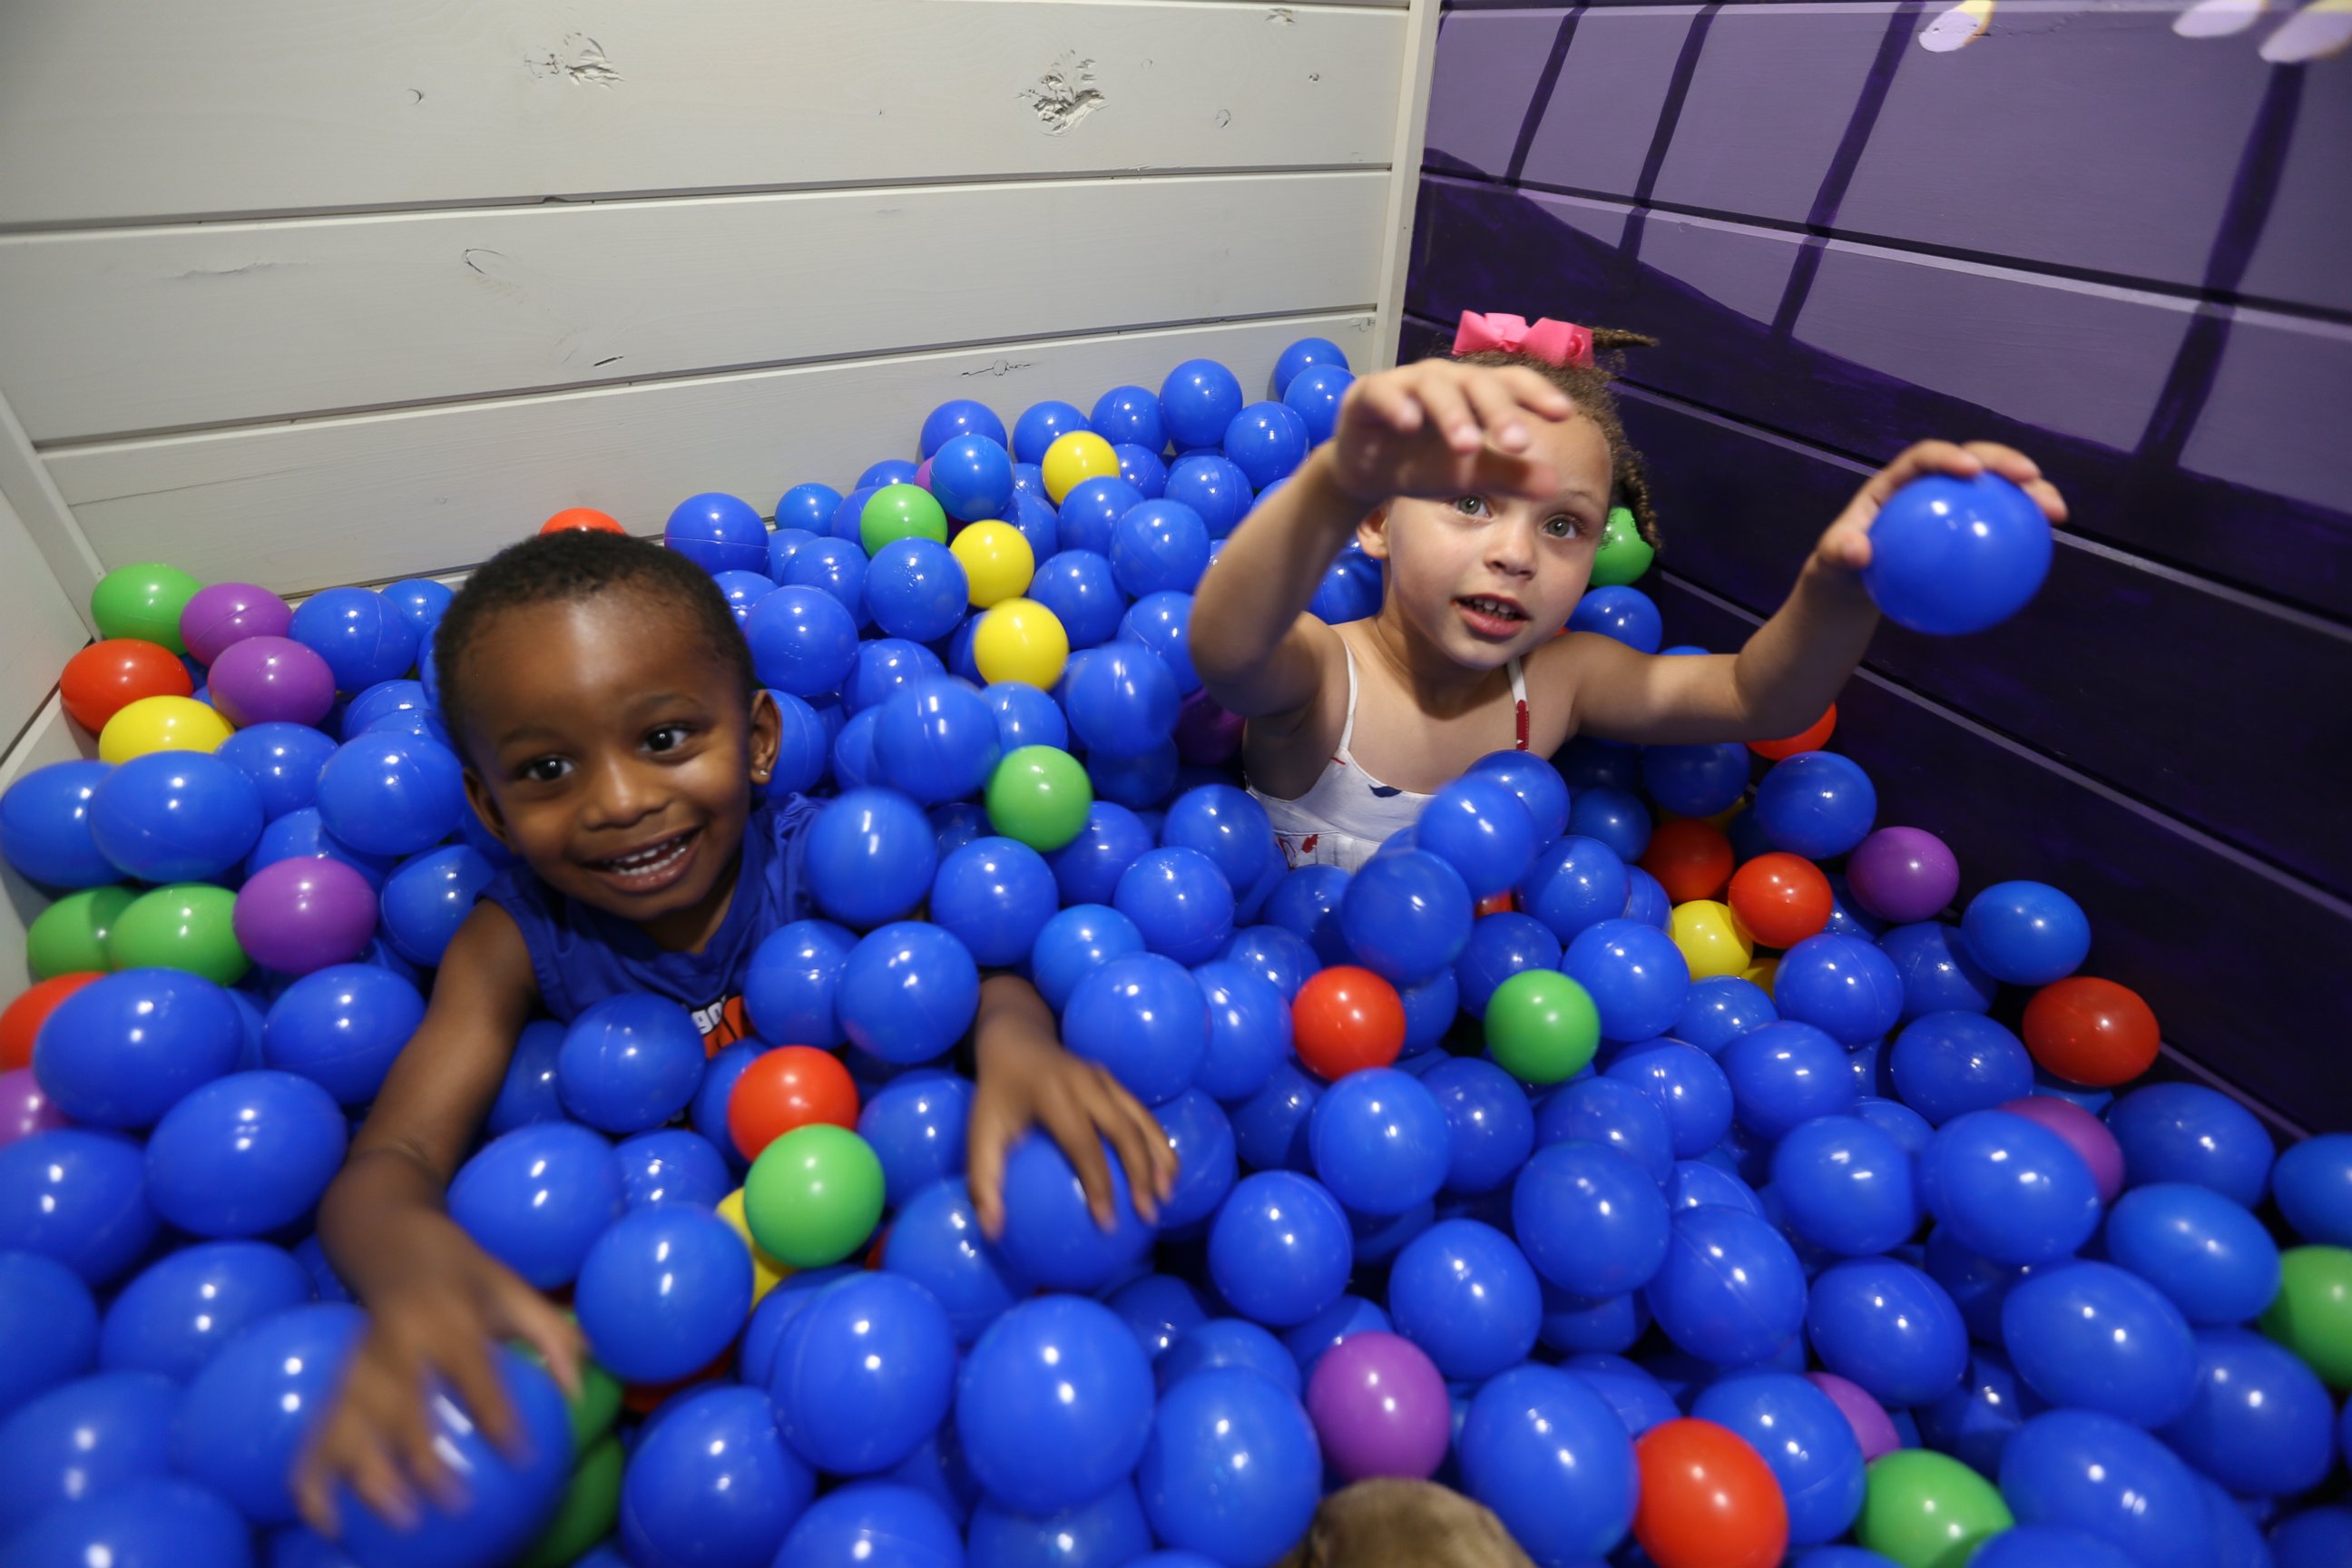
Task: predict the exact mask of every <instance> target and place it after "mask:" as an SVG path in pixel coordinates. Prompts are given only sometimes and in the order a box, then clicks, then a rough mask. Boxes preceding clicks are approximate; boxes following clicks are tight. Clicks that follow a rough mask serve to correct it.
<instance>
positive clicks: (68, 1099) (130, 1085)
mask: <svg viewBox="0 0 2352 1568" xmlns="http://www.w3.org/2000/svg"><path fill="white" fill-rule="evenodd" d="M244 1050H245V1020H244V1016H243V1015H242V1014H241V1013H239V1012H238V1011H237V1007H236V1003H234V1002H232V1001H230V1000H229V994H228V993H227V992H226V991H225V990H223V989H222V988H221V987H220V986H218V985H215V984H213V983H212V982H211V981H209V980H207V979H205V977H204V976H203V975H201V974H191V973H186V972H185V971H183V970H177V969H124V970H119V971H117V972H116V973H112V974H109V975H106V976H103V977H102V978H100V979H98V980H93V981H91V982H90V983H89V984H87V985H84V986H83V987H81V989H79V991H76V992H74V993H73V994H70V995H68V997H67V998H66V999H65V1000H64V1001H62V1002H60V1003H58V1005H57V1007H56V1008H55V1010H54V1011H52V1012H51V1013H50V1014H49V1016H48V1017H47V1020H45V1021H44V1022H43V1024H42V1026H41V1029H40V1032H39V1034H38V1035H37V1036H36V1037H35V1042H34V1047H33V1072H34V1075H35V1077H36V1078H37V1079H38V1080H39V1082H40V1086H41V1090H42V1092H43V1093H44V1094H46V1095H47V1097H48V1100H49V1103H50V1104H52V1105H54V1106H56V1107H57V1109H58V1110H61V1111H63V1112H64V1113H65V1114H66V1115H67V1116H68V1117H69V1118H71V1119H72V1120H73V1121H77V1122H80V1123H83V1124H85V1125H88V1126H92V1127H117V1128H131V1129H144V1128H148V1127H152V1126H153V1125H154V1124H155V1122H156V1121H158V1120H160V1119H161V1118H162V1117H163V1114H164V1112H166V1111H168V1110H171V1109H172V1107H173V1105H175V1104H177V1103H178V1102H179V1101H180V1100H181V1099H182V1098H183V1097H184V1096H185V1095H188V1094H190V1093H192V1092H194V1090H195V1089H198V1088H199V1087H201V1086H202V1085H204V1084H206V1083H210V1082H211V1081H212V1080H213V1079H217V1078H219V1077H220V1076H221V1075H223V1074H224V1073H228V1072H233V1071H235V1070H236V1065H237V1061H238V1058H240V1057H241V1056H242V1055H243V1054H244Z"/></svg>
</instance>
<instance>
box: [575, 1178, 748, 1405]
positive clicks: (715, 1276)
mask: <svg viewBox="0 0 2352 1568" xmlns="http://www.w3.org/2000/svg"><path fill="white" fill-rule="evenodd" d="M572 1306H573V1310H575V1311H577V1312H578V1314H579V1317H580V1327H581V1329H582V1331H583V1332H585V1333H586V1334H587V1336H588V1343H589V1347H590V1349H591V1350H592V1351H593V1352H594V1354H595V1357H596V1360H597V1361H598V1362H599V1363H602V1364H603V1365H604V1367H605V1368H606V1369H607V1370H608V1371H610V1372H611V1373H613V1375H614V1376H615V1377H618V1378H620V1379H621V1380H623V1381H624V1382H626V1383H673V1382H676V1381H677V1379H679V1378H682V1377H685V1376H687V1375H688V1373H695V1372H699V1371H700V1370H701V1369H702V1368H703V1367H705V1366H707V1365H708V1364H709V1363H710V1361H711V1360H712V1358H714V1357H716V1356H717V1355H718V1354H719V1352H720V1351H722V1350H724V1349H726V1348H727V1346H728V1344H729V1343H730V1342H731V1341H732V1340H733V1339H734V1337H735V1334H736V1331H738V1330H739V1329H740V1328H741V1327H742V1326H743V1319H744V1317H745V1316H746V1315H747V1314H748V1313H749V1312H750V1311H751V1252H750V1249H748V1248H747V1247H744V1245H743V1240H742V1237H740V1236H738V1235H737V1234H736V1233H735V1230H734V1228H733V1227H732V1226H730V1225H729V1224H728V1223H727V1222H726V1221H725V1220H724V1219H721V1218H720V1217H719V1215H717V1214H715V1213H713V1212H711V1211H710V1210H709V1209H704V1208H697V1207H694V1206H692V1205H685V1204H655V1205H651V1206H649V1207H646V1208H639V1209H629V1210H626V1211H625V1212H624V1213H623V1214H622V1215H621V1217H620V1218H618V1219H616V1220H614V1222H613V1223H612V1224H611V1225H609V1226H606V1227H605V1229H604V1234H603V1235H602V1236H600V1237H597V1238H596V1240H595V1243H594V1245H593V1246H591V1247H589V1249H588V1255H587V1257H586V1258H584V1259H583V1261H582V1263H581V1265H580V1278H579V1283H578V1284H577V1285H576V1286H575V1287H574V1288H573V1290H572Z"/></svg>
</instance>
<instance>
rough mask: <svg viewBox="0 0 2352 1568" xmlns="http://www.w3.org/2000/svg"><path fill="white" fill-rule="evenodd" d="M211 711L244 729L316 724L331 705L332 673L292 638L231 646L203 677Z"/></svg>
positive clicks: (245, 641)
mask: <svg viewBox="0 0 2352 1568" xmlns="http://www.w3.org/2000/svg"><path fill="white" fill-rule="evenodd" d="M205 685H206V687H207V688H208V689H209V690H210V691H211V693H212V703H213V706H214V707H215V708H217V709H219V710H220V713H221V717H222V718H224V719H226V720H227V721H229V722H230V723H232V724H234V725H236V727H237V728H238V729H240V730H242V729H244V728H246V727H247V725H249V724H267V723H273V722H279V721H283V722H287V723H293V724H316V723H317V722H318V721H320V720H321V719H323V718H325V717H326V716H327V710H328V709H330V708H332V707H333V706H334V705H335V672H334V671H333V670H331V669H330V668H327V661H326V660H325V659H323V658H320V657H319V655H318V654H317V653H316V652H315V651H313V650H312V649H310V648H309V647H304V646H303V645H302V644H300V643H299V642H296V641H295V640H294V639H293V638H291V637H245V638H242V639H240V640H238V641H236V642H233V643H231V644H230V645H229V646H228V647H225V648H223V649H222V650H221V656H220V658H216V659H215V660H213V666H212V668H211V670H210V671H209V672H208V673H207V675H206V677H205Z"/></svg>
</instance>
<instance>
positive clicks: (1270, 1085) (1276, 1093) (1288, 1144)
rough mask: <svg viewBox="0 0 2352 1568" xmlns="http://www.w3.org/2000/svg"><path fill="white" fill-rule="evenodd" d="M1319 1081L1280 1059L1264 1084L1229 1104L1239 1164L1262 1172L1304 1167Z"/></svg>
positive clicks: (1310, 1164) (1309, 1159) (1310, 1161)
mask: <svg viewBox="0 0 2352 1568" xmlns="http://www.w3.org/2000/svg"><path fill="white" fill-rule="evenodd" d="M1322 1098H1323V1085H1322V1083H1321V1082H1320V1081H1318V1079H1314V1078H1312V1077H1310V1076H1308V1075H1307V1073H1306V1072H1305V1071H1304V1070H1302V1069H1301V1068H1299V1067H1298V1065H1297V1063H1296V1062H1294V1061H1291V1060H1289V1059H1288V1058H1285V1059H1284V1060H1283V1061H1281V1062H1279V1063H1277V1064H1276V1067H1275V1069H1274V1071H1273V1072H1272V1073H1271V1074H1270V1075H1269V1076H1268V1077H1267V1079H1266V1081H1265V1087H1264V1088H1262V1089H1259V1090H1258V1091H1257V1092H1256V1093H1255V1094H1254V1095H1251V1096H1250V1097H1249V1098H1248V1099H1247V1100H1242V1101H1240V1102H1239V1103H1237V1104H1235V1105H1234V1107H1233V1122H1234V1147H1235V1148H1236V1149H1237V1150H1238V1151H1239V1152H1240V1154H1241V1159H1242V1163H1243V1164H1244V1165H1248V1166H1251V1167H1253V1168H1255V1169H1257V1170H1261V1171H1274V1170H1289V1171H1300V1172H1304V1171H1309V1170H1312V1169H1313V1168H1314V1163H1315V1162H1314V1157H1313V1155H1312V1154H1311V1153H1310V1152H1308V1148H1307V1121H1308V1119H1309V1118H1310V1117H1312V1116H1313V1115H1314V1112H1315V1105H1316V1102H1317V1101H1318V1100H1321V1099H1322Z"/></svg>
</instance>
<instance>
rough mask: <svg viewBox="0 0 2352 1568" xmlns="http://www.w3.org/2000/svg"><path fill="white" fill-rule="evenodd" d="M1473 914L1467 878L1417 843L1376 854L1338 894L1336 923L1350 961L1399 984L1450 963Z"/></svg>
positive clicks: (1416, 980)
mask: <svg viewBox="0 0 2352 1568" xmlns="http://www.w3.org/2000/svg"><path fill="white" fill-rule="evenodd" d="M1472 919H1473V910H1472V900H1471V896H1470V889H1469V887H1468V885H1467V884H1465V882H1464V881H1463V879H1462V878H1461V875H1460V874H1459V873H1458V872H1456V871H1455V870H1454V868H1453V867H1452V866H1450V865H1448V864H1447V863H1446V862H1445V861H1444V860H1441V859H1439V858H1437V857H1436V856H1434V855H1433V854H1430V853H1429V852H1428V851H1427V850H1423V849H1405V850H1402V851H1399V852H1397V853H1394V854H1383V855H1379V856H1375V857H1374V858H1372V859H1371V860H1370V861H1369V862H1368V863H1367V864H1365V865H1364V867H1363V868H1361V869H1360V870H1358V871H1357V872H1356V874H1355V876H1354V877H1353V878H1351V879H1349V883H1348V886H1347V890H1346V892H1345V893H1344V894H1343V895H1342V897H1341V898H1340V900H1339V930H1340V932H1341V934H1342V935H1343V936H1345V937H1346V938H1347V942H1348V946H1349V951H1350V952H1353V953H1354V955H1355V957H1356V961H1357V962H1358V963H1361V964H1362V965H1363V966H1364V967H1365V968H1367V969H1370V971H1372V973H1375V974H1378V975H1380V976H1381V978H1383V979H1385V980H1388V981H1390V982H1391V983H1393V984H1398V985H1417V984H1421V983H1422V982H1423V981H1424V980H1427V979H1429V978H1431V977H1432V976H1433V975H1435V974H1436V973H1438V972H1440V971H1441V970H1444V969H1448V968H1451V967H1452V966H1453V963H1454V960H1455V959H1456V958H1459V957H1460V956H1461V954H1462V949H1463V946H1464V944H1465V942H1468V941H1469V939H1470V925H1471V921H1472Z"/></svg>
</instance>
